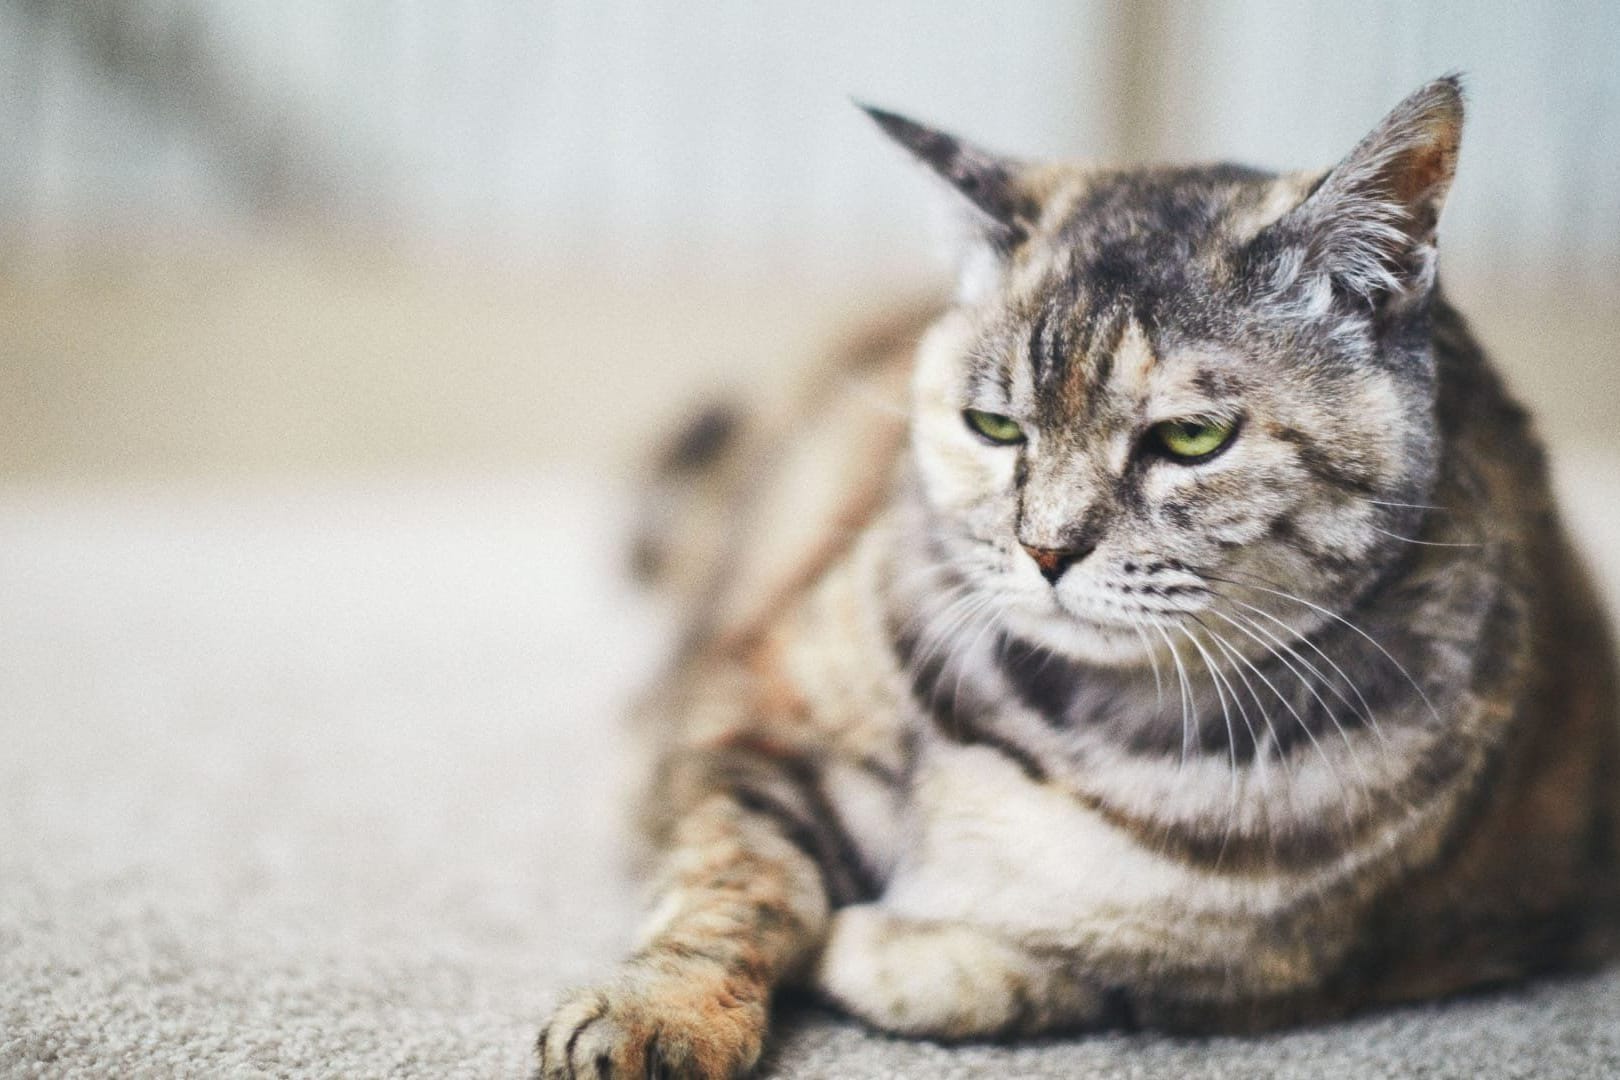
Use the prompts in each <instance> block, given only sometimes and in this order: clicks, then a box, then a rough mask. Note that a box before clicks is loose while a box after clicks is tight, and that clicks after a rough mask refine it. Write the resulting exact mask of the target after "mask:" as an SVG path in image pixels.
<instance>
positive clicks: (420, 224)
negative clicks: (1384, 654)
mask: <svg viewBox="0 0 1620 1080" xmlns="http://www.w3.org/2000/svg"><path fill="white" fill-rule="evenodd" d="M1617 56H1620V5H1614V4H1610V3H1601V2H1597V0H1593V2H1590V3H1548V4H1539V5H1526V4H1517V3H1508V2H1506V0H1500V2H1482V0H1471V2H1463V0H1459V2H1454V3H1436V4H1424V3H1413V2H1410V0H1406V2H1400V0H1390V2H1364V3H1359V4H1354V5H1348V4H1337V3H1316V4H1306V3H1291V2H1290V3H1285V2H1281V0H1277V2H1238V3H1214V2H1186V3H1174V2H1168V0H1152V2H1141V3H1130V4H1127V3H1102V2H1093V3H1056V2H1030V0H1004V2H1001V3H996V4H982V3H971V4H970V3H960V2H942V0H902V2H894V0H888V2H885V3H881V4H873V3H849V2H828V0H821V2H815V3H809V2H795V3H783V4H769V5H765V4H757V3H745V2H712V3H711V2H706V3H703V4H692V3H677V2H673V0H667V2H666V0H657V2H639V3H633V2H627V0H550V2H544V0H542V2H519V0H485V2H473V0H345V2H330V0H282V2H279V3H276V4H262V3H257V2H254V0H0V147H3V152H0V478H5V479H9V480H28V481H33V480H41V481H56V480H75V481H82V480H92V481H94V480H102V479H122V478H132V477H141V478H147V479H162V480H167V479H171V478H173V479H178V478H207V479H213V480H218V479H224V480H226V481H228V482H236V481H239V480H243V479H248V478H254V477H280V478H289V477H290V478H301V477H314V476H318V475H339V476H354V475H362V476H364V475H372V474H375V473H377V472H385V473H394V472H399V471H405V472H416V471H429V472H436V471H444V470H450V471H457V472H459V471H462V470H473V471H488V470H495V471H502V470H519V471H522V470H528V469H533V468H548V467H551V466H557V467H559V468H563V469H569V470H577V469H591V470H597V469H601V468H614V469H617V468H620V467H623V466H625V465H626V464H628V463H630V462H632V461H634V460H635V458H636V455H637V453H638V450H639V448H640V447H641V446H642V444H643V442H644V440H645V438H646V435H647V433H648V432H650V431H653V430H655V429H657V428H659V427H660V426H661V425H663V424H666V423H668V422H669V421H670V420H671V419H673V418H674V417H676V416H678V415H679V414H680V413H681V412H682V410H683V409H684V407H685V405H686V403H687V402H688V401H690V400H691V399H692V398H693V397H694V396H699V395H702V394H704V393H706V392H708V391H709V390H711V389H712V388H714V387H716V386H722V385H730V386H738V385H741V386H744V387H753V388H760V389H761V391H762V392H765V391H768V390H769V388H771V387H774V386H779V385H781V384H782V383H783V382H784V379H783V374H784V373H785V372H790V371H792V370H794V369H796V368H797V366H798V365H799V364H801V363H802V362H803V360H804V358H805V357H806V356H808V355H811V354H812V353H813V351H814V350H815V348H816V347H817V343H818V342H821V341H823V340H825V338H826V335H827V334H828V333H829V332H831V331H834V330H836V328H838V327H839V326H841V325H843V324H844V323H845V322H846V321H847V319H848V318H849V317H850V316H851V315H852V314H854V313H858V312H860V311H862V310H867V309H871V308H873V307H875V306H881V303H882V302H883V301H884V299H885V298H887V297H890V296H899V295H906V294H914V293H916V292H919V291H927V290H929V289H931V288H937V287H938V286H939V284H940V282H942V281H943V280H944V279H945V268H944V267H942V266H941V264H940V262H939V260H938V258H937V256H936V254H935V251H934V247H933V245H932V243H931V239H930V237H931V232H930V229H931V223H932V221H933V216H932V213H931V204H932V200H933V197H934V195H935V192H934V189H933V187H932V185H931V184H930V183H929V182H928V181H927V180H926V179H925V178H924V177H923V176H922V175H921V174H920V172H919V171H918V170H916V169H915V168H914V167H912V166H911V165H910V164H909V163H908V162H906V161H905V160H904V158H903V156H902V155H901V154H899V153H898V152H897V151H896V150H894V148H892V147H890V146H888V145H886V144H885V143H884V142H883V140H882V139H880V138H879V137H878V135H877V133H876V132H875V131H874V130H873V129H872V128H871V126H870V125H869V124H868V123H867V121H866V120H865V119H864V118H863V117H861V116H860V115H859V113H857V112H856V111H855V110H854V109H853V108H852V107H851V105H850V102H849V99H850V97H851V96H855V97H859V98H861V99H864V100H870V101H872V102H875V103H881V104H883V105H885V106H887V107H890V108H893V109H897V110H900V111H903V112H907V113H910V114H912V115H915V116H917V117H919V118H923V119H926V120H929V121H931V122H934V123H936V124H938V125H940V126H943V127H947V128H949V129H952V130H955V131H958V132H960V133H962V134H965V135H968V136H970V137H972V138H974V139H976V140H977V141H980V142H982V143H984V144H986V145H988V146H991V147H994V148H997V149H1001V150H1005V151H1008V152H1016V153H1020V154H1025V155H1030V156H1041V155H1045V156H1074V157H1082V158H1097V159H1112V160H1126V161H1134V160H1148V159H1162V158H1183V159H1208V158H1229V159H1235V160H1240V161H1245V162H1250V163H1256V164H1261V165H1266V166H1274V167H1299V166H1307V165H1325V164H1327V163H1330V162H1331V161H1333V160H1334V159H1336V158H1337V157H1338V156H1339V155H1341V154H1342V153H1343V152H1345V151H1346V150H1347V149H1348V148H1349V147H1350V146H1351V145H1352V144H1353V143H1354V142H1355V140H1356V139H1357V138H1359V137H1360V135H1361V134H1362V133H1363V132H1364V131H1365V130H1366V129H1368V128H1369V127H1370V126H1371V125H1372V124H1373V123H1374V122H1376V120H1377V119H1378V118H1379V117H1380V116H1381V115H1382V114H1383V112H1384V111H1385V110H1387V109H1388V108H1389V107H1390V106H1392V105H1393V104H1394V103H1395V102H1396V101H1398V100H1399V99H1400V98H1401V97H1402V96H1404V95H1405V94H1406V93H1407V92H1408V91H1410V90H1411V89H1413V88H1414V87H1416V86H1417V85H1419V84H1420V83H1422V82H1424V81H1426V80H1428V79H1429V78H1432V77H1433V76H1435V75H1438V74H1440V73H1443V72H1446V71H1449V70H1461V71H1463V72H1464V73H1466V75H1467V76H1468V80H1469V84H1468V85H1469V90H1470V95H1471V113H1470V118H1469V128H1468V132H1467V136H1466V139H1465V145H1464V155H1463V163H1462V168H1461V175H1460V179H1459V181H1458V183H1457V185H1456V189H1455V193H1454V197H1453V200H1452V203H1451V205H1450V207H1449V208H1448V212H1447V216H1446V220H1445V223H1444V229H1443V249H1444V251H1445V259H1444V261H1443V266H1444V273H1445V276H1446V278H1447V279H1448V282H1449V286H1450V288H1451V290H1452V292H1453V293H1454V294H1455V296H1456V298H1457V299H1458V300H1459V301H1460V303H1461V305H1462V306H1463V308H1464V310H1465V311H1467V312H1468V313H1469V314H1470V315H1472V316H1473V318H1474V319H1475V320H1476V322H1477V323H1478V324H1479V326H1480V329H1481V331H1482V332H1483V335H1484V337H1485V338H1486V340H1487V342H1488V343H1489V344H1490V345H1492V346H1493V347H1494V349H1495V350H1496V352H1497V354H1498V355H1499V356H1500V358H1501V360H1502V362H1503V364H1504V365H1505V366H1506V367H1507V369H1508V370H1509V373H1510V377H1511V379H1512V380H1513V382H1514V383H1515V385H1516V386H1517V387H1518V388H1519V390H1520V391H1521V392H1522V393H1523V394H1524V395H1525V396H1526V397H1528V398H1529V399H1530V401H1531V402H1532V404H1533V405H1534V406H1535V407H1536V408H1537V409H1538V410H1539V412H1540V414H1541V415H1542V417H1543V422H1544V426H1545V427H1546V429H1547V430H1548V432H1549V434H1550V435H1551V437H1552V439H1553V441H1554V442H1555V444H1556V445H1558V446H1560V447H1563V446H1571V447H1578V446H1580V445H1582V444H1592V445H1597V446H1600V445H1602V444H1603V443H1604V442H1605V441H1606V439H1607V434H1608V429H1609V422H1610V412H1611V409H1612V405H1613V403H1614V402H1615V401H1616V400H1617V397H1620V364H1617V363H1616V359H1617V357H1616V351H1617V342H1620V316H1617V314H1616V313H1617V311H1620V64H1616V62H1615V58H1616V57H1617Z"/></svg>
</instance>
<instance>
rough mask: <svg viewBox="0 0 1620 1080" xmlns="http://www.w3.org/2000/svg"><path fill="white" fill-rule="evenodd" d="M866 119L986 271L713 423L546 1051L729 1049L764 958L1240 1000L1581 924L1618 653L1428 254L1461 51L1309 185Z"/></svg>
mask: <svg viewBox="0 0 1620 1080" xmlns="http://www.w3.org/2000/svg"><path fill="white" fill-rule="evenodd" d="M878 119H879V122H880V123H882V124H884V126H885V127H886V128H888V129H889V130H890V132H891V134H894V135H895V136H896V137H897V138H899V139H900V140H901V141H902V142H904V143H905V144H906V145H908V146H909V147H910V148H911V149H912V150H913V151H914V152H916V153H917V154H918V156H920V157H922V158H923V159H924V160H925V161H926V162H928V163H929V164H931V165H932V166H934V167H935V168H936V170H937V171H939V172H941V173H942V174H943V175H945V176H946V177H947V178H948V179H950V180H951V182H952V183H953V184H955V185H956V186H957V187H958V188H960V189H961V190H962V191H963V192H964V193H965V194H966V195H967V197H968V198H969V200H970V201H971V202H972V203H973V204H974V205H975V206H976V207H977V208H978V209H979V210H980V211H981V214H982V216H983V218H984V221H983V222H982V224H983V235H984V238H985V249H984V253H981V255H980V256H979V259H980V265H979V266H978V267H977V268H976V269H975V270H974V271H973V273H972V275H971V277H970V280H969V283H968V284H967V285H966V286H965V289H964V295H963V296H962V297H960V298H959V299H958V301H957V302H956V303H955V304H953V305H951V306H950V307H949V308H947V309H946V310H945V311H944V312H942V313H941V314H940V315H939V317H938V319H937V320H936V321H934V323H933V325H932V328H931V329H929V330H928V331H927V333H926V334H925V335H923V338H922V342H921V344H920V346H919V347H918V348H917V349H916V350H915V358H914V359H913V356H912V351H913V350H912V349H911V348H910V347H909V343H910V341H911V339H913V338H914V337H915V336H916V334H915V333H914V332H912V331H911V330H909V329H908V328H907V326H900V327H897V328H893V329H891V331H890V332H888V333H887V334H886V335H884V336H883V344H882V346H881V347H866V348H861V349H857V350H855V352H854V355H853V357H852V358H851V359H849V360H846V361H845V362H843V363H841V364H840V366H839V368H838V377H836V378H834V379H831V380H829V381H828V382H827V383H826V384H825V385H824V386H823V387H822V388H821V389H820V391H819V392H818V393H816V394H813V395H810V396H809V397H808V398H807V399H806V402H805V405H806V409H805V412H804V414H803V416H802V417H801V419H800V421H799V423H798V424H797V425H796V426H794V427H792V428H791V430H788V431H778V432H776V433H775V437H774V438H773V439H768V440H765V441H768V442H771V443H772V444H774V445H775V447H776V450H775V451H774V457H773V458H769V459H764V458H762V456H761V453H760V452H758V451H757V450H754V449H750V448H747V447H745V448H744V450H743V454H742V458H741V459H742V460H747V461H750V462H752V463H753V464H754V466H755V467H754V468H753V469H752V470H751V471H750V474H749V475H748V476H747V479H746V482H745V483H744V482H742V481H739V482H738V483H737V484H735V485H733V486H735V487H746V488H748V489H749V490H750V492H751V494H750V495H749V497H748V499H747V505H748V506H749V508H750V509H749V510H748V512H747V513H746V514H745V515H742V516H732V517H730V518H729V519H728V520H729V521H730V523H731V524H730V528H729V529H728V530H727V531H726V532H725V533H724V534H723V535H721V534H717V533H715V532H713V531H712V530H711V531H709V532H707V533H704V534H703V535H705V536H707V537H709V544H710V546H711V547H713V548H714V550H713V551H712V552H711V553H710V554H711V556H712V558H713V560H714V561H715V562H717V563H718V564H721V565H723V566H724V567H725V571H724V573H722V574H720V575H719V576H718V577H717V578H716V579H715V582H714V583H713V584H712V586H710V587H708V588H707V589H705V591H704V592H703V593H702V595H701V598H700V602H699V603H698V607H699V610H700V612H701V613H700V615H699V616H698V618H697V619H696V622H695V629H694V631H693V633H692V635H691V637H690V639H689V641H688V645H687V647H686V649H685V650H684V652H683V655H682V658H681V660H680V662H679V664H678V665H677V667H676V669H675V670H674V671H673V673H672V674H671V676H670V677H669V679H668V680H667V681H666V683H665V684H664V685H663V686H662V687H660V688H659V689H658V690H657V691H656V692H655V693H654V694H653V695H652V696H651V698H650V700H649V703H648V713H649V724H650V726H651V727H652V728H653V729H654V730H655V731H656V732H657V733H658V735H659V742H660V758H659V760H660V766H659V769H658V777H659V781H658V783H657V785H656V787H655V791H654V795H653V797H652V799H651V801H650V807H651V810H652V813H651V820H653V821H654V824H655V827H654V832H655V834H656V835H657V836H658V837H659V838H660V839H661V840H662V841H663V842H664V843H665V844H666V846H667V850H668V857H667V864H666V877H665V879H664V881H663V883H662V885H661V900H660V903H659V905H658V909H657V911H656V912H655V914H654V917H653V920H652V924H651V926H650V927H649V929H648V932H647V937H646V945H645V946H644V948H643V949H642V950H641V951H639V952H638V953H637V955H636V956H635V957H634V958H632V960H631V961H630V962H629V963H628V964H627V965H626V966H625V968H624V969H623V970H622V971H621V972H620V974H619V975H618V977H617V978H616V979H615V980H614V981H612V982H609V983H608V984H606V985H605V986H603V987H602V988H600V989H598V990H593V991H587V992H583V993H581V994H578V995H576V996H574V997H573V998H572V999H570V1001H569V1002H567V1003H565V1005H564V1006H563V1007H562V1009H561V1010H560V1011H559V1013H558V1014H557V1016H556V1017H555V1018H554V1019H553V1021H552V1022H551V1024H550V1025H549V1026H548V1028H547V1029H546V1032H545V1033H544V1034H543V1035H542V1043H541V1060H542V1073H543V1074H544V1075H547V1076H576V1075H579V1076H593V1075H598V1074H600V1075H614V1076H619V1075H635V1076H640V1075H643V1074H644V1073H645V1074H647V1075H661V1074H662V1075H683V1076H684V1075H692V1076H725V1075H730V1074H732V1073H735V1072H738V1071H741V1070H746V1069H747V1068H748V1067H750V1066H751V1065H752V1063H753V1061H754V1060H755V1058H756V1057H757V1054H758V1052H759V1047H760V1044H761V1039H762V1036H763V1032H764V1023H765V1017H766V1010H767V1006H768V1002H769V999H770V995H771V992H772V989H773V988H774V987H776V986H778V985H780V984H782V983H784V982H787V981H801V982H804V983H807V984H808V985H810V986H811V987H813V988H814V989H815V990H816V991H818V992H819V993H821V994H822V995H824V996H825V997H827V998H828V999H830V1000H832V1001H833V1002H835V1003H837V1004H838V1005H840V1006H841V1007H843V1008H844V1009H846V1010H848V1011H849V1012H851V1013H853V1014H855V1015H857V1016H860V1017H862V1018H863V1019H865V1020H867V1021H868V1022H869V1023H872V1024H873V1025H875V1026H877V1027H880V1028H883V1029H886V1030H891V1031H896V1032H901V1033H907V1034H916V1035H922V1036H930V1037H938V1038H979V1037H997V1038H999V1037H1009V1036H1016V1035H1022V1034H1030V1033H1036V1032H1041V1031H1051V1030H1067V1029H1084V1028H1092V1027H1101V1026H1110V1025H1136V1024H1141V1025H1148V1026H1156V1027H1164V1028H1171V1029H1179V1030H1219V1031H1242V1030H1253V1029H1257V1028H1263V1027H1270V1026H1276V1025H1279V1024H1286V1023H1294V1022H1300V1021H1305V1020H1311V1019H1319V1018H1325V1017H1332V1016H1337V1015H1341V1014H1343V1013H1345V1012H1347V1011H1349V1010H1352V1009H1356V1008H1360V1007H1364V1006H1368V1005H1373V1004H1380V1003H1388V1002H1395V1001H1403V1000H1411V999H1416V998H1423V997H1430V996H1435V995H1440V994H1446V993H1452V992H1456V991H1459V990H1463V989H1467V988H1470V987H1476V986H1480V985H1484V984H1489V983H1494V982H1500V981H1502V980H1505V979H1511V978H1514V977H1518V976H1521V975H1524V974H1527V973H1531V972H1534V971H1538V970H1545V969H1552V968H1559V967H1568V966H1578V965H1585V964H1590V963H1594V962H1598V961H1600V960H1602V959H1604V958H1605V957H1607V956H1609V955H1611V954H1612V953H1613V952H1614V950H1615V948H1616V946H1617V944H1620V939H1617V934H1616V925H1617V913H1620V870H1617V854H1616V850H1617V843H1620V776H1617V773H1620V711H1617V705H1616V701H1617V695H1620V687H1617V678H1616V674H1615V662H1614V649H1613V645H1612V642H1611V640H1610V637H1609V633H1608V630H1607V627H1606V624H1605V620H1604V617H1603V615H1602V613H1601V611H1600V610H1599V608H1598V606H1597V602H1596V600H1595V598H1594V594H1593V591H1592V589H1591V588H1590V587H1589V586H1588V584H1587V582H1586V581H1585V579H1584V576H1583V574H1582V572H1581V570H1580V568H1579V564H1578V561H1577V560H1576V559H1575V558H1574V556H1573V555H1572V553H1571V552H1570V550H1569V548H1568V545H1567V542H1566V540H1565V539H1564V536H1563V534H1562V531H1561V529H1560V526H1559V524H1558V519H1557V515H1556V513H1555V510H1554V508H1553V507H1552V505H1551V502H1550V496H1549V493H1548V487H1547V479H1546V476H1545V469H1544V465H1543V462H1542V455H1541V451H1540V448H1539V445H1538V443H1537V442H1536V440H1535V437H1534V435H1533V433H1532V432H1531V431H1530V428H1529V425H1528V422H1527V419H1526V417H1525V415H1524V413H1523V412H1522V410H1520V409H1519V408H1518V407H1517V406H1516V405H1515V404H1514V403H1513V402H1512V401H1511V400H1510V399H1509V398H1508V397H1507V395H1506V394H1505V392H1504V391H1503V388H1502V387H1501V385H1500V383H1499V381H1498V380H1497V378H1496V377H1495V375H1494V374H1493V373H1492V371H1491V369H1490V368H1489V366H1488V364H1487V362H1486V360H1485V358H1484V356H1483V354H1482V353H1481V352H1480V350H1479V348H1478V347H1477V345H1476V344H1475V343H1474V342H1473V341H1472V339H1471V338H1470V337H1469V335H1468V333H1467V330H1466V328H1465V327H1464V325H1463V323H1462V320H1461V319H1460V317H1459V316H1457V314H1456V313H1455V312H1454V311H1453V310H1452V309H1451V308H1450V307H1449V306H1448V305H1447V304H1446V303H1445V301H1444V300H1443V299H1442V298H1441V296H1440V295H1439V293H1438V290H1437V289H1436V288H1435V286H1434V284H1433V248H1432V232H1433V226H1434V219H1435V217H1436V216H1437V214H1438V209H1439V202H1440V199H1441V198H1442V197H1443V195H1444V191H1445V186H1446V184H1448V183H1449V180H1450V174H1451V167H1452V164H1453V163H1454V160H1455V147H1456V133H1457V127H1458V125H1459V124H1460V109H1459V106H1458V99H1457V94H1456V88H1455V84H1454V83H1453V82H1449V81H1442V82H1440V83H1436V84H1433V85H1432V86H1430V87H1428V88H1425V90H1424V91H1420V93H1419V94H1418V95H1415V96H1414V97H1413V98H1412V99H1409V101H1408V102H1407V103H1405V104H1404V105H1403V106H1402V108H1401V109H1398V110H1397V111H1396V113H1394V114H1392V116H1391V117H1390V118H1389V119H1388V120H1386V121H1385V123H1384V125H1382V126H1381V127H1380V128H1379V129H1378V130H1377V131H1375V132H1374V134H1373V135H1372V136H1369V138H1368V140H1365V141H1364V142H1363V144H1362V145H1361V146H1360V147H1358V148H1357V150H1356V151H1355V152H1354V153H1352V155H1351V156H1350V158H1348V159H1347V160H1346V162H1345V163H1343V164H1341V165H1340V166H1339V167H1338V168H1337V169H1335V170H1334V171H1333V172H1332V173H1330V174H1328V175H1327V177H1326V178H1325V179H1324V178H1321V177H1316V176H1284V177H1271V176H1268V175H1265V174H1260V173H1255V172H1251V171H1248V170H1239V169H1234V168H1230V167H1214V168H1207V169H1183V170H1157V171H1136V172H1105V171H1098V170H1082V169H1021V168H1019V167H1016V166H1013V165H1011V164H1010V163H1007V162H1003V161H1001V160H1000V159H994V158H990V157H989V156H988V155H984V154H982V153H981V152H978V151H975V150H973V149H972V148H970V147H965V146H963V145H961V144H959V143H956V142H955V141H954V140H950V139H948V138H947V137H945V136H940V135H938V134H937V133H933V132H928V131H926V129H921V128H917V127H915V126H914V125H910V124H909V123H908V122H905V121H901V120H899V119H898V118H894V117H889V116H887V115H885V114H880V115H879V116H878ZM1380 200H1382V201H1383V202H1386V203H1391V202H1399V204H1400V207H1401V212H1400V213H1399V214H1396V213H1394V212H1392V211H1390V210H1389V208H1388V206H1383V207H1380V206H1379V205H1378V204H1379V203H1380ZM1358 218H1359V219H1361V220H1362V223H1363V224H1366V225H1368V228H1367V229H1365V230H1363V231H1361V232H1360V233H1356V232H1355V231H1354V229H1353V226H1354V225H1355V224H1356V222H1357V220H1358ZM1336 230H1337V232H1335V231H1336ZM919 325H920V324H919ZM913 369H915V370H913ZM908 382H909V399H908V395H907V383H908ZM886 402H887V403H889V404H892V405H893V406H894V407H893V408H889V407H886V404H885V403H886ZM964 410H966V412H964ZM908 414H909V424H908V423H907V420H906V416H907V415H908ZM1182 418H1189V419H1182ZM964 420H966V423H964ZM1167 422H1168V423H1171V424H1172V425H1179V426H1175V427H1174V429H1173V430H1166V428H1165V424H1166V423H1167ZM753 437H755V438H758V437H759V436H757V435H756V436H753ZM1152 440H1158V441H1152ZM1189 440H1192V441H1191V442H1189ZM1200 440H1201V441H1200ZM1178 447H1180V448H1183V449H1197V450H1199V453H1196V454H1193V453H1181V452H1179V450H1177V449H1175V448H1178ZM1209 447H1213V449H1210V448H1209ZM733 460H737V459H735V458H734V459H733ZM762 460H769V461H770V462H771V463H770V464H769V465H768V466H765V467H762V466H761V465H760V462H761V461H762ZM740 475H741V474H739V476H740ZM733 494H738V493H736V492H733ZM698 546H699V547H701V546H702V544H699V545H698ZM660 1070H662V1072H660Z"/></svg>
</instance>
